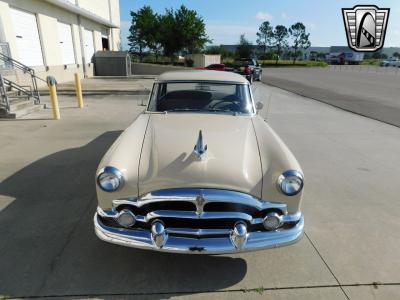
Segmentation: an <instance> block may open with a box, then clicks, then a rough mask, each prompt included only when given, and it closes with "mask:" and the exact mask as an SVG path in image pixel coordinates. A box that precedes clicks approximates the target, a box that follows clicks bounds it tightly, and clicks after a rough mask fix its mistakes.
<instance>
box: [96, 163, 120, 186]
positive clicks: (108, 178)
mask: <svg viewBox="0 0 400 300" xmlns="http://www.w3.org/2000/svg"><path fill="white" fill-rule="evenodd" d="M123 180H124V178H123V176H122V173H121V171H120V170H118V169H117V168H114V167H105V168H104V169H103V170H101V172H100V173H99V175H98V176H97V184H98V185H99V187H100V188H101V189H102V190H103V191H106V192H114V191H116V190H118V188H120V187H121V186H122V184H123Z"/></svg>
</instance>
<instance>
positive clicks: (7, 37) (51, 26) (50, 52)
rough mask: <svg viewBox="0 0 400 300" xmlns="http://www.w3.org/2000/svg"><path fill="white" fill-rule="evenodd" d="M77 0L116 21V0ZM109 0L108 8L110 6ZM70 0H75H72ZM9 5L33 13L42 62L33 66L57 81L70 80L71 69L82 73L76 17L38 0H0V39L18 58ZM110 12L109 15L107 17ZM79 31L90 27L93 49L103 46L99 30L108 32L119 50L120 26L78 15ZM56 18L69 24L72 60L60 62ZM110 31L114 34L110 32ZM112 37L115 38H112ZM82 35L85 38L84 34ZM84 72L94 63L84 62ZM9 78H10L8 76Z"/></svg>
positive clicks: (117, 3)
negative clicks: (114, 27) (112, 27)
mask: <svg viewBox="0 0 400 300" xmlns="http://www.w3.org/2000/svg"><path fill="white" fill-rule="evenodd" d="M77 1H78V2H77V3H78V4H79V5H80V6H81V7H82V8H84V9H86V10H88V11H90V12H92V13H94V14H97V15H98V16H100V17H102V18H104V19H107V20H110V19H111V22H112V23H114V24H116V25H118V26H119V24H120V20H119V2H118V0H96V1H93V0H77ZM109 1H110V4H111V6H112V7H111V9H109V6H108V5H109ZM70 2H74V1H73V0H71V1H70ZM10 7H11V8H16V9H20V10H25V11H27V12H30V13H34V14H35V15H36V20H37V23H38V31H39V36H40V40H41V46H42V47H41V48H42V55H43V63H44V66H35V67H34V69H35V70H36V71H37V73H38V75H39V76H40V75H42V77H46V76H48V75H53V76H55V77H56V78H57V80H58V81H59V82H62V81H70V80H73V73H74V72H79V73H81V74H82V75H83V65H82V64H83V56H84V54H83V52H82V45H81V42H80V41H81V39H80V27H79V17H78V16H77V15H76V14H74V13H72V12H69V11H67V10H64V9H62V8H59V7H57V6H55V5H52V4H50V3H48V2H45V1H41V0H29V1H27V0H0V22H1V23H0V42H7V43H8V44H9V47H10V52H11V56H12V58H14V59H16V60H19V57H18V49H17V45H16V37H15V32H14V28H13V22H12V19H11V16H10ZM110 16H111V18H110ZM80 19H81V26H82V27H83V28H82V33H83V30H84V29H88V30H91V31H93V33H94V48H95V51H100V50H102V31H103V32H107V33H108V39H109V44H110V50H118V49H119V48H118V46H119V44H120V41H119V29H118V28H117V29H113V30H112V34H111V30H110V29H109V28H107V27H106V26H104V25H102V24H99V23H97V22H94V21H92V20H89V19H86V18H84V17H81V18H80ZM58 22H63V23H67V24H70V25H71V26H72V39H73V44H74V54H75V64H71V65H66V66H64V65H63V61H62V53H61V48H60V43H59V38H58V25H57V23H58ZM112 35H113V36H112ZM112 38H114V41H112ZM83 39H84V38H83ZM85 66H86V69H87V75H88V76H93V65H92V64H91V63H90V62H86V65H85ZM10 80H12V79H11V78H10Z"/></svg>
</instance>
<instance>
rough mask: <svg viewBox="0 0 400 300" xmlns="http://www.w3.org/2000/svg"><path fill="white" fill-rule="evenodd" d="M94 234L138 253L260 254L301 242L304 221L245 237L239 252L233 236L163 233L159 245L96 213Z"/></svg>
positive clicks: (145, 232)
mask: <svg viewBox="0 0 400 300" xmlns="http://www.w3.org/2000/svg"><path fill="white" fill-rule="evenodd" d="M94 224H95V233H96V235H97V236H98V237H99V238H100V239H101V240H103V241H106V242H109V243H113V244H117V245H121V246H127V247H133V248H140V249H149V250H156V251H163V252H172V253H193V254H224V253H238V252H246V251H253V250H262V249H268V248H275V247H280V246H286V245H290V244H293V243H295V242H297V241H298V240H300V239H301V237H302V235H303V232H304V217H303V215H301V216H300V218H299V219H298V222H297V223H296V224H295V225H294V226H293V227H292V228H289V229H278V230H275V231H257V232H249V233H247V235H246V237H245V239H243V240H242V244H241V246H240V248H238V247H237V245H235V242H236V241H235V240H234V239H233V238H232V234H230V235H226V236H222V237H200V236H199V237H196V236H193V237H192V236H191V237H185V236H176V235H174V232H173V229H168V228H166V229H165V238H164V240H163V242H162V244H160V243H158V242H156V238H155V237H156V233H154V232H152V231H150V230H144V229H124V228H115V227H110V226H107V225H105V224H104V223H103V222H102V221H101V218H100V217H99V216H98V214H97V213H96V214H95V216H94Z"/></svg>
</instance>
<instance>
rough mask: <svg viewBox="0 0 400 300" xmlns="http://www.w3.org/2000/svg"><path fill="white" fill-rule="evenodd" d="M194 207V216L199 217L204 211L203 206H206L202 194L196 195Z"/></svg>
mask: <svg viewBox="0 0 400 300" xmlns="http://www.w3.org/2000/svg"><path fill="white" fill-rule="evenodd" d="M195 202H196V203H195V205H196V214H197V215H198V216H200V215H201V214H202V213H203V209H204V204H206V199H205V198H204V196H203V193H201V194H200V195H198V196H197V197H196V200H195Z"/></svg>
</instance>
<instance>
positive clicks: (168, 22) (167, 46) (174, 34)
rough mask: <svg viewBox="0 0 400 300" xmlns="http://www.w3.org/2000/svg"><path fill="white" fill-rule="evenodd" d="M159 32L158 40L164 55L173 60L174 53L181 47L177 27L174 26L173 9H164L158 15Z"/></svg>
mask: <svg viewBox="0 0 400 300" xmlns="http://www.w3.org/2000/svg"><path fill="white" fill-rule="evenodd" d="M159 32H160V39H159V42H160V44H161V46H162V48H163V50H164V55H165V56H168V57H170V58H171V60H173V58H174V56H175V54H176V53H177V52H178V51H179V50H181V49H182V47H183V44H182V42H181V40H180V39H179V31H178V28H176V21H175V14H174V11H173V9H166V10H165V14H164V15H162V16H161V17H160V29H159Z"/></svg>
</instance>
